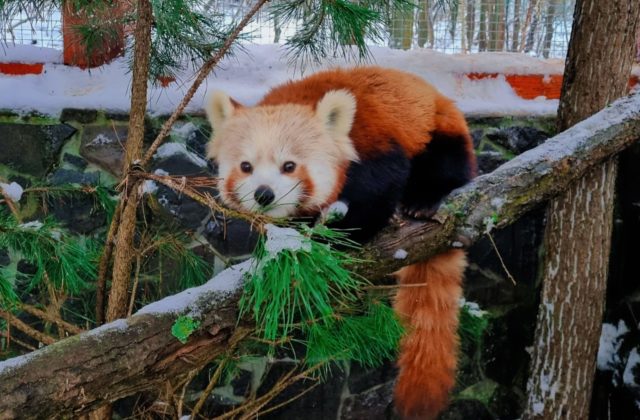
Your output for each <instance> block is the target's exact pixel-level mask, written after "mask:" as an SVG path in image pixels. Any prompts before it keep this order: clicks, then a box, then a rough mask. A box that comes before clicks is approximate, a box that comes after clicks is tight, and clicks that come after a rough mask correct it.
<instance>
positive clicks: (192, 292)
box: [136, 258, 254, 317]
mask: <svg viewBox="0 0 640 420" xmlns="http://www.w3.org/2000/svg"><path fill="white" fill-rule="evenodd" d="M253 264H254V260H253V258H251V259H248V260H247V261H245V262H242V263H240V264H236V265H233V266H231V267H229V268H227V269H226V270H224V271H222V272H220V273H218V274H217V275H216V276H214V277H213V278H212V279H211V280H209V281H208V282H206V283H205V284H203V285H202V286H198V287H192V288H190V289H187V290H185V291H183V292H180V293H178V294H176V295H173V296H169V297H166V298H164V299H162V300H159V301H157V302H154V303H151V304H149V305H147V306H145V307H143V308H141V309H140V310H139V311H138V312H136V315H141V314H167V313H171V314H185V313H186V312H187V311H189V312H188V315H189V316H193V317H198V316H200V312H199V309H198V306H197V304H198V302H199V301H200V299H211V294H214V293H217V294H220V293H231V292H234V291H235V290H237V289H238V288H239V287H240V286H241V284H242V281H243V280H244V277H245V274H246V273H247V272H248V271H249V270H250V269H251V267H252V266H253Z"/></svg>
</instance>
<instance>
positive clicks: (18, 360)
mask: <svg viewBox="0 0 640 420" xmlns="http://www.w3.org/2000/svg"><path fill="white" fill-rule="evenodd" d="M34 356H35V352H32V353H27V354H23V355H22V356H17V357H12V358H11V359H7V360H3V361H2V362H0V375H1V374H3V373H7V372H10V371H12V370H14V369H17V368H19V367H20V366H22V365H24V364H25V363H27V362H29V361H30V360H31V359H33V358H34Z"/></svg>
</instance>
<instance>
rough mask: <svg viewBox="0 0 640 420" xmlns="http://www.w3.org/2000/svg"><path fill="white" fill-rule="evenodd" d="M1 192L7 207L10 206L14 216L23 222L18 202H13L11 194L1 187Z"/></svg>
mask: <svg viewBox="0 0 640 420" xmlns="http://www.w3.org/2000/svg"><path fill="white" fill-rule="evenodd" d="M0 193H2V197H3V198H4V202H5V203H6V204H7V207H9V210H11V213H12V214H13V217H15V218H16V220H17V221H18V223H22V218H21V217H20V212H19V211H18V208H17V207H16V204H15V203H14V202H13V200H12V199H11V197H9V194H7V193H5V192H4V190H3V189H1V188H0Z"/></svg>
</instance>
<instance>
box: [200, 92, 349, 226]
mask: <svg viewBox="0 0 640 420" xmlns="http://www.w3.org/2000/svg"><path fill="white" fill-rule="evenodd" d="M355 110H356V101H355V98H354V97H353V95H352V94H350V93H349V92H347V91H345V90H337V91H330V92H327V93H326V94H325V96H324V97H323V98H322V99H321V100H320V101H318V103H317V104H316V106H315V109H314V108H312V107H311V106H307V105H298V104H282V105H262V106H256V107H242V106H241V105H239V104H238V103H237V102H235V101H234V100H232V99H231V98H229V97H228V96H227V95H226V94H224V93H221V92H216V93H214V94H213V95H212V97H211V99H210V103H209V106H208V108H207V114H208V116H209V120H210V122H211V125H212V127H213V135H212V138H211V141H210V142H209V145H208V151H207V154H208V157H209V158H213V159H214V160H215V161H216V163H217V164H218V171H219V176H220V178H221V184H220V186H219V189H220V195H221V197H222V199H223V201H224V202H225V203H226V204H227V205H230V206H231V207H235V208H239V209H243V210H247V211H253V212H262V213H266V214H268V215H270V216H273V217H286V216H294V215H301V214H310V213H311V214H313V213H316V212H318V211H320V210H321V208H323V207H324V206H325V205H327V204H330V203H331V202H333V201H335V200H336V199H337V194H338V193H339V192H340V190H341V188H342V186H343V184H344V176H345V171H346V168H347V166H348V164H349V162H350V161H353V160H357V159H358V156H357V153H356V150H355V148H354V146H353V144H352V142H351V139H350V138H349V131H351V126H352V124H353V118H354V115H355Z"/></svg>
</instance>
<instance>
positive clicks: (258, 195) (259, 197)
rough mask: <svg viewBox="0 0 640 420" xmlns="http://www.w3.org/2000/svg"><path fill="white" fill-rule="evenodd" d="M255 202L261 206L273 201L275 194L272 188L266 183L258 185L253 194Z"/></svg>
mask: <svg viewBox="0 0 640 420" xmlns="http://www.w3.org/2000/svg"><path fill="white" fill-rule="evenodd" d="M253 197H254V198H255V200H256V202H257V203H258V204H260V205H261V206H262V207H264V206H268V205H269V204H271V203H272V202H273V200H274V199H275V198H276V195H275V194H274V193H273V190H272V189H271V188H269V187H267V186H266V185H260V186H259V187H258V188H257V189H256V192H255V193H254V194H253Z"/></svg>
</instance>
